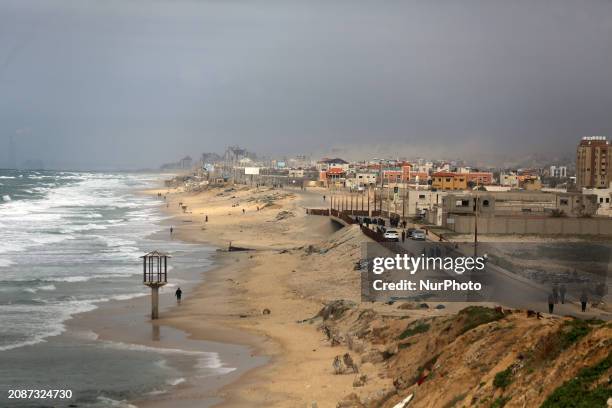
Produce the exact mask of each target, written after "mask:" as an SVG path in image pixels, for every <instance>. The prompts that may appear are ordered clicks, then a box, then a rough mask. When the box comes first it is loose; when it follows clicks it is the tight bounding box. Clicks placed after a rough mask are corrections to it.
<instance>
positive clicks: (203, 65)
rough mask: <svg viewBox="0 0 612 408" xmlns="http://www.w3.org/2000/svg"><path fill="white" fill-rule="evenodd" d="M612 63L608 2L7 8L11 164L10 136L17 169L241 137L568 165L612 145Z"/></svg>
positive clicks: (132, 164) (174, 154)
mask: <svg viewBox="0 0 612 408" xmlns="http://www.w3.org/2000/svg"><path fill="white" fill-rule="evenodd" d="M611 66H612V3H611V2H609V1H604V0H601V1H592V0H589V1H585V2H580V3H576V2H572V1H569V0H559V1H556V0H555V1H553V0H544V1H540V2H537V3H534V2H529V1H513V2H505V1H501V0H495V1H485V0H480V1H475V0H470V1H468V0H463V1H459V2H456V1H455V2H450V1H441V2H435V3H433V2H419V1H405V2H398V1H391V2H385V3H375V2H368V1H363V0H356V1H348V0H331V1H322V0H312V1H291V0H290V1H278V0H255V1H249V2H247V1H244V0H238V1H218V0H217V1H213V0H207V1H197V0H179V1H167V0H131V1H119V0H110V1H96V0H85V1H78V2H75V1H70V0H51V1H47V2H38V1H34V0H5V1H3V2H2V3H0V151H2V152H3V153H2V154H0V167H7V166H8V165H9V163H10V161H11V158H10V156H11V153H10V150H11V149H10V146H9V144H10V143H9V139H10V138H11V137H12V138H13V139H14V144H15V151H16V156H17V157H16V159H17V164H22V163H23V162H25V161H27V160H40V161H42V162H43V163H44V164H45V165H46V166H47V167H55V168H61V167H63V168H92V169H93V168H98V169H100V168H108V169H111V168H122V169H130V168H156V167H158V166H159V165H160V164H162V163H164V162H168V161H174V160H177V159H179V158H180V157H181V156H183V155H185V154H190V155H192V156H193V157H197V156H198V155H199V154H200V153H202V152H205V151H206V152H210V151H214V152H218V153H221V152H223V150H224V148H225V146H227V145H229V144H239V145H242V146H244V147H245V148H247V149H249V150H252V151H255V152H256V153H258V154H263V155H271V156H282V155H293V154H307V155H312V156H313V157H318V156H319V155H325V154H332V152H333V151H341V152H346V154H347V155H348V156H352V155H358V154H369V153H370V152H374V151H375V152H376V153H377V154H388V155H396V156H406V157H414V156H430V157H431V156H435V155H439V156H440V157H441V158H465V159H467V160H485V159H486V160H492V161H497V162H503V161H504V160H515V159H517V158H519V159H520V158H521V157H522V156H527V155H529V154H540V155H547V156H550V157H573V154H574V151H575V147H576V145H577V143H578V140H579V139H580V137H581V136H584V135H608V136H612V115H610V112H612V69H610V67H611ZM334 149H335V150H334ZM386 152H388V153H386ZM372 156H373V155H372ZM363 158H367V157H363Z"/></svg>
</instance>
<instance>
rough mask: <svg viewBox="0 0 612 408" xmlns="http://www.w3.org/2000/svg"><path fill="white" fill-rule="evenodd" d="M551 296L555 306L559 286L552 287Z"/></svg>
mask: <svg viewBox="0 0 612 408" xmlns="http://www.w3.org/2000/svg"><path fill="white" fill-rule="evenodd" d="M552 295H553V298H554V300H555V304H557V303H559V285H557V284H556V283H555V284H554V285H553V287H552Z"/></svg>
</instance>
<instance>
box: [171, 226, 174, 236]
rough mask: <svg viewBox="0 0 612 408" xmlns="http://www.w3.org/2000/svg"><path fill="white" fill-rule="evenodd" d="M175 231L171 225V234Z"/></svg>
mask: <svg viewBox="0 0 612 408" xmlns="http://www.w3.org/2000/svg"><path fill="white" fill-rule="evenodd" d="M173 233H174V227H170V235H172V234H173Z"/></svg>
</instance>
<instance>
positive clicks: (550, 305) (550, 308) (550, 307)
mask: <svg viewBox="0 0 612 408" xmlns="http://www.w3.org/2000/svg"><path fill="white" fill-rule="evenodd" d="M554 309H555V296H554V295H553V294H552V293H550V294H549V295H548V313H552V312H553V310H554Z"/></svg>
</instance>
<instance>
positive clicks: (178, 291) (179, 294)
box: [174, 288, 183, 303]
mask: <svg viewBox="0 0 612 408" xmlns="http://www.w3.org/2000/svg"><path fill="white" fill-rule="evenodd" d="M174 296H176V302H177V303H181V297H183V291H182V290H181V288H177V289H176V292H174Z"/></svg>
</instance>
